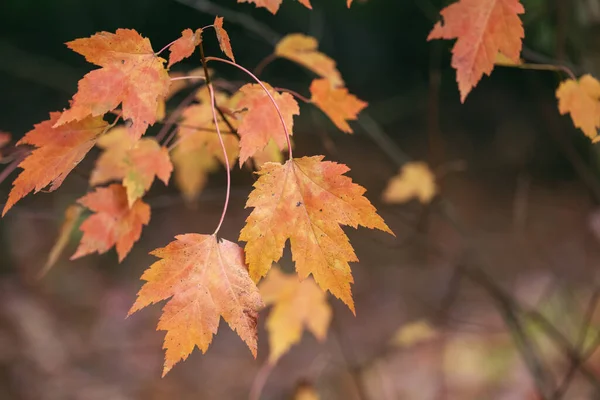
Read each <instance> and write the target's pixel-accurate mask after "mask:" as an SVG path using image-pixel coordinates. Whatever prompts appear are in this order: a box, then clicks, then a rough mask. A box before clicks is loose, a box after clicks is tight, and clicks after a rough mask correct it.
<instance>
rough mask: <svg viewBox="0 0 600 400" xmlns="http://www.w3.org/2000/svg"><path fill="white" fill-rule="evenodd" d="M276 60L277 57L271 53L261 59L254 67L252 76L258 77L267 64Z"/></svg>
mask: <svg viewBox="0 0 600 400" xmlns="http://www.w3.org/2000/svg"><path fill="white" fill-rule="evenodd" d="M276 58H277V56H276V55H275V53H271V54H269V55H268V56H266V57H265V58H263V59H262V60H261V61H260V62H259V63H258V65H257V66H256V68H254V75H256V76H259V75H260V74H262V72H263V70H264V69H265V67H266V66H267V65H269V64H271V63H272V62H273V61H275V59H276Z"/></svg>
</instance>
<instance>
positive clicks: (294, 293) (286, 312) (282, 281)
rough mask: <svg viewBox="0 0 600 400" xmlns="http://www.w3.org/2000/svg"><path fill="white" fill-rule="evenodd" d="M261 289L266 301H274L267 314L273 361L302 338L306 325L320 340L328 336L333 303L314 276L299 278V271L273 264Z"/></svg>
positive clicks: (271, 359)
mask: <svg viewBox="0 0 600 400" xmlns="http://www.w3.org/2000/svg"><path fill="white" fill-rule="evenodd" d="M259 289H260V294H261V296H262V298H263V301H264V302H265V305H267V306H268V305H270V304H272V305H273V309H272V310H271V312H270V313H269V316H268V317H267V331H268V332H269V346H270V348H271V352H270V354H269V362H270V363H272V364H275V363H276V362H277V360H278V359H279V358H280V357H281V356H282V355H283V354H285V353H287V351H288V350H289V349H290V347H291V346H293V345H294V344H296V343H298V342H299V341H300V339H301V338H302V332H303V330H304V328H306V329H308V330H310V331H311V332H312V333H313V334H314V335H315V336H316V338H317V339H319V340H320V341H323V340H325V337H326V335H327V329H328V328H329V323H330V322H331V307H330V306H329V304H328V303H327V297H326V294H325V292H323V291H322V290H321V289H320V288H319V287H318V286H317V285H316V284H315V282H314V281H313V280H312V279H310V278H309V279H305V280H303V281H300V280H299V279H298V276H297V275H296V274H294V275H289V274H284V273H282V272H281V270H280V269H279V268H277V267H273V268H271V272H269V275H267V278H266V279H265V280H264V281H263V282H261V284H260V285H259Z"/></svg>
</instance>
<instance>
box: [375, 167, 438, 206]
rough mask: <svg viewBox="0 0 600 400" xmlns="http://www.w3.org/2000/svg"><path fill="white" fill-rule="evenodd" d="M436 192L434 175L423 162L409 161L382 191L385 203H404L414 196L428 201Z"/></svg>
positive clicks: (422, 200) (421, 200)
mask: <svg viewBox="0 0 600 400" xmlns="http://www.w3.org/2000/svg"><path fill="white" fill-rule="evenodd" d="M436 193H437V185H436V183H435V175H434V174H433V172H431V170H430V169H429V167H428V166H427V164H426V163H424V162H409V163H406V164H404V165H403V166H402V168H401V169H400V172H399V173H398V175H396V176H394V177H393V178H392V179H390V181H389V182H388V186H387V187H386V189H385V191H384V192H383V200H384V201H385V202H386V203H404V202H407V201H409V200H410V199H412V198H413V197H416V198H418V199H419V201H420V202H421V203H429V202H430V201H431V199H432V198H433V197H434V196H435V195H436Z"/></svg>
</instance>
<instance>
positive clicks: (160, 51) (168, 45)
mask: <svg viewBox="0 0 600 400" xmlns="http://www.w3.org/2000/svg"><path fill="white" fill-rule="evenodd" d="M176 41H177V39H175V40H173V41H172V42H171V43H169V44H167V45H166V46H165V47H163V48H162V49H160V50H159V51H158V52H157V53H154V55H159V54H160V53H162V52H163V51H165V50H166V49H168V48H169V47H171V46H172V45H173V43H175V42H176Z"/></svg>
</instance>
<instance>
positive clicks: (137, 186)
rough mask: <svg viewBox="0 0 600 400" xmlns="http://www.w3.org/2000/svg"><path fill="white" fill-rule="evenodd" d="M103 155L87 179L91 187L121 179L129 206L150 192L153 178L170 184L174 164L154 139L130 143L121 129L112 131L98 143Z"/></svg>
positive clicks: (131, 141) (128, 136)
mask: <svg viewBox="0 0 600 400" xmlns="http://www.w3.org/2000/svg"><path fill="white" fill-rule="evenodd" d="M98 146H100V147H102V148H104V152H103V153H102V155H101V156H100V157H98V160H97V161H96V166H95V167H94V170H93V171H92V174H91V176H90V184H91V185H99V184H103V183H106V182H109V181H112V180H123V185H124V186H125V188H127V198H128V202H129V204H130V205H131V204H133V203H134V202H135V200H137V199H138V198H140V197H142V196H143V195H144V193H145V192H146V191H147V190H148V189H150V186H152V182H153V181H154V177H155V176H156V177H158V178H159V179H160V180H161V181H163V183H164V184H165V185H167V184H168V183H169V178H170V177H171V172H172V171H173V165H172V164H171V160H170V158H169V152H168V151H167V149H166V148H165V147H161V146H160V145H159V144H158V142H157V141H156V140H155V139H154V138H144V139H140V140H133V139H132V138H131V137H130V135H129V134H128V132H127V129H126V128H124V127H117V128H114V129H112V130H111V131H110V132H109V133H107V134H106V135H104V136H103V137H101V138H100V139H99V140H98Z"/></svg>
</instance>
